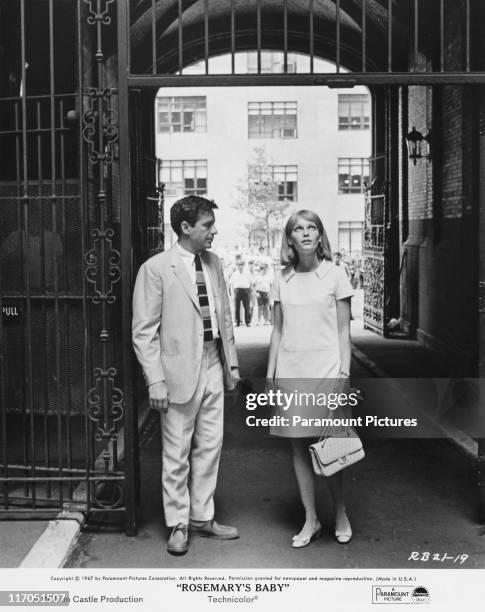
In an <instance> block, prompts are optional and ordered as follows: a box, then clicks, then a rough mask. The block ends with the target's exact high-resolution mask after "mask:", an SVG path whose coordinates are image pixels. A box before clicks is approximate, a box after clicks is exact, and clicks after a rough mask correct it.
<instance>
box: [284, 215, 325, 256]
mask: <svg viewBox="0 0 485 612" xmlns="http://www.w3.org/2000/svg"><path fill="white" fill-rule="evenodd" d="M299 217H303V219H306V220H307V221H311V222H312V223H315V225H316V226H317V230H318V233H319V234H320V242H319V243H318V247H317V257H318V259H319V260H320V261H322V260H324V259H327V260H328V261H332V249H331V248H330V242H329V241H328V237H327V232H326V231H325V228H324V227H323V223H322V220H321V219H320V217H319V216H318V215H317V214H316V213H314V212H313V211H312V210H298V211H297V212H295V213H293V214H292V215H291V217H290V218H289V219H288V221H287V222H286V225H285V231H284V234H283V238H282V239H281V255H280V261H281V265H282V266H287V265H289V264H296V263H298V254H297V252H296V251H295V249H294V248H293V247H292V246H291V245H290V244H289V242H288V239H289V237H290V236H291V232H292V231H293V228H294V227H295V225H296V224H297V223H298V218H299Z"/></svg>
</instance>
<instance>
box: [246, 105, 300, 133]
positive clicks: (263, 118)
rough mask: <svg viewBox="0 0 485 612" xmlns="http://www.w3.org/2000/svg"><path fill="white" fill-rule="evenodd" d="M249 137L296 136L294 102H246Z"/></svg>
mask: <svg viewBox="0 0 485 612" xmlns="http://www.w3.org/2000/svg"><path fill="white" fill-rule="evenodd" d="M248 132H249V133H248V135H249V138H296V102H248Z"/></svg>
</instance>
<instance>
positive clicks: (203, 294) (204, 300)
mask: <svg viewBox="0 0 485 612" xmlns="http://www.w3.org/2000/svg"><path fill="white" fill-rule="evenodd" d="M194 262H195V283H196V285H197V295H198V297H199V305H200V312H201V314H202V322H203V324H204V340H213V339H214V336H213V334H212V321H211V312H210V307H209V296H208V295H207V285H206V284H205V276H204V270H203V269H202V262H201V260H200V257H199V255H195V257H194Z"/></svg>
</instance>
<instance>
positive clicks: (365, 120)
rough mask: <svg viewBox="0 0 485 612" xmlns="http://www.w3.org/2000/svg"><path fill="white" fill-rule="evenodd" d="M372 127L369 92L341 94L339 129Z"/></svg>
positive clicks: (339, 98) (365, 128) (366, 128)
mask: <svg viewBox="0 0 485 612" xmlns="http://www.w3.org/2000/svg"><path fill="white" fill-rule="evenodd" d="M369 127H370V98H369V96H368V95H367V94H363V95H361V94H339V97H338V129H339V130H368V129H369Z"/></svg>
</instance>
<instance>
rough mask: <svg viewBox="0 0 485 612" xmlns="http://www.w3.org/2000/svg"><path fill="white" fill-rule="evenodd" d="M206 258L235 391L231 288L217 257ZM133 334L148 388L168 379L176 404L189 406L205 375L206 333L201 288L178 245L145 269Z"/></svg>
mask: <svg viewBox="0 0 485 612" xmlns="http://www.w3.org/2000/svg"><path fill="white" fill-rule="evenodd" d="M200 257H201V259H202V261H203V262H204V263H205V264H206V266H207V270H208V272H209V275H210V280H211V284H212V291H213V295H214V304H215V310H216V315H217V323H218V326H219V335H220V338H221V350H220V355H221V361H222V365H223V368H224V380H225V383H226V386H227V387H228V388H229V389H233V388H234V379H233V377H232V374H231V368H234V367H237V365H238V362H237V355H236V347H235V342H234V333H233V327H232V318H231V311H230V307H229V301H228V297H227V290H226V284H225V281H224V276H223V272H222V268H221V264H220V262H219V258H218V257H217V255H214V253H211V252H209V251H203V252H202V253H201V254H200ZM132 332H133V346H134V349H135V353H136V355H137V357H138V361H139V362H140V364H141V366H142V368H143V373H144V375H145V380H146V382H147V385H149V384H151V383H154V382H158V381H160V380H165V382H166V384H167V387H168V393H169V400H170V401H171V402H174V403H177V404H182V403H185V402H188V401H189V399H190V398H191V397H192V395H193V394H194V392H195V387H196V384H197V380H198V377H199V372H200V366H201V361H202V352H203V342H204V330H203V323H202V315H201V312H200V307H199V299H198V297H197V294H196V289H195V286H194V284H193V283H192V282H191V280H190V278H189V275H188V273H187V270H186V268H185V266H184V263H183V261H182V259H181V257H180V256H179V254H178V253H177V249H176V247H172V248H171V249H169V250H168V251H164V252H163V253H159V254H158V255H155V256H154V257H151V258H150V259H148V260H147V261H146V262H145V263H144V264H143V265H142V266H141V268H140V270H139V272H138V276H137V278H136V283H135V289H134V293H133V326H132Z"/></svg>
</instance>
